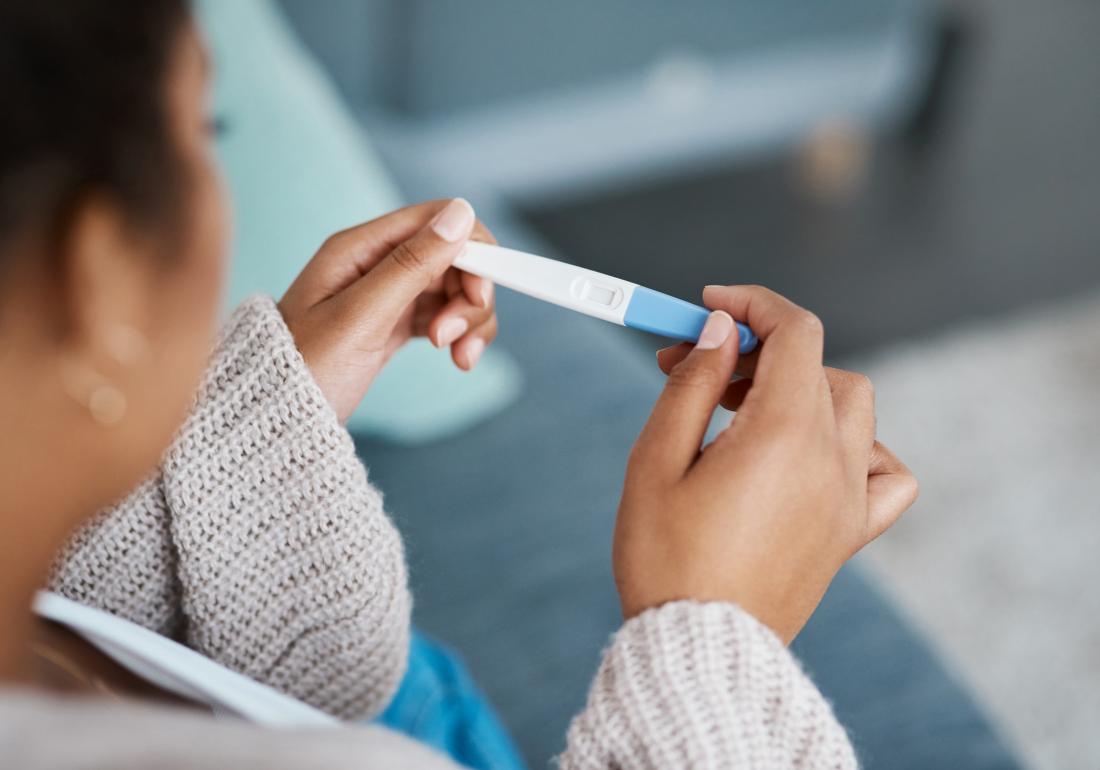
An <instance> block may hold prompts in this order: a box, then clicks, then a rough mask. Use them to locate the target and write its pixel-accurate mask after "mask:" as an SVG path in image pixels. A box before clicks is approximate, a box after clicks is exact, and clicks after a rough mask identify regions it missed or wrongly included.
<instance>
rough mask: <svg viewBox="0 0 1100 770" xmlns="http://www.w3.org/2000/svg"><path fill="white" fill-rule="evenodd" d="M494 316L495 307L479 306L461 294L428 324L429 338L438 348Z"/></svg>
mask: <svg viewBox="0 0 1100 770" xmlns="http://www.w3.org/2000/svg"><path fill="white" fill-rule="evenodd" d="M492 316H493V307H492V306H491V305H490V306H489V307H488V308H483V307H478V306H477V305H473V304H471V303H470V300H468V299H466V295H465V294H459V295H457V296H455V297H453V298H452V299H450V300H449V301H448V302H447V303H446V304H445V305H444V306H443V307H442V308H441V309H440V311H439V312H438V313H437V314H436V316H435V318H433V319H432V321H431V323H429V324H428V339H430V340H431V341H432V344H433V345H435V346H436V347H437V348H445V347H447V346H448V345H451V344H453V343H455V342H457V341H458V339H459V338H460V337H462V336H463V335H464V334H466V332H468V331H469V330H470V329H475V328H477V327H478V326H481V324H483V323H485V322H486V321H487V320H489V319H490V318H491V317H492Z"/></svg>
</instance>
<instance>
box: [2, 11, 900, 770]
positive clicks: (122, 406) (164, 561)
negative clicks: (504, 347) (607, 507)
mask: <svg viewBox="0 0 1100 770" xmlns="http://www.w3.org/2000/svg"><path fill="white" fill-rule="evenodd" d="M13 6H14V7H13ZM18 6H23V7H18ZM0 52H2V53H0V89H2V90H3V92H4V93H5V94H6V95H7V96H8V98H9V103H10V104H13V105H18V106H19V107H18V109H16V110H14V111H13V112H12V113H11V114H9V115H8V116H7V117H6V118H5V120H4V124H3V128H2V129H0V131H2V133H0V273H2V281H0V366H2V367H3V377H2V378H0V388H2V395H3V398H2V399H0V424H2V425H3V426H4V430H3V433H2V434H0V435H2V438H0V469H2V470H0V474H2V476H0V521H2V522H3V526H4V533H5V536H4V538H3V539H2V540H0V575H2V580H0V629H2V630H0V677H2V679H3V682H4V687H3V688H2V689H0V750H2V751H3V755H4V756H5V758H6V759H8V761H9V762H11V763H13V766H19V767H30V768H43V767H82V766H88V767H92V766H109V767H115V768H138V767H151V766H156V767H161V766H164V767H172V766H186V767H211V768H214V767H219V768H229V767H248V766H254V767H265V768H306V767H309V768H318V767H420V768H433V767H439V768H442V767H451V766H453V765H452V764H451V763H450V761H449V760H448V759H447V758H446V757H443V756H441V755H439V754H436V753H435V752H433V751H431V750H430V749H428V748H426V747H424V746H421V745H418V744H416V743H415V742H413V741H411V740H409V739H407V738H403V737H402V736H399V735H397V734H396V733H393V732H390V731H388V730H385V729H384V728H381V727H365V728H364V727H357V728H348V729H346V730H338V731H325V732H310V731H292V732H261V731H259V730H258V729H256V728H252V727H250V726H248V725H242V724H233V723H226V722H215V721H213V720H211V719H209V718H207V717H204V716H203V715H201V714H197V713H193V712H188V711H184V710H180V709H177V708H171V707H167V706H164V705H161V704H157V703H153V702H151V701H146V702H141V701H130V702H116V701H115V700H113V699H108V698H104V697H94V696H92V697H88V696H85V697H76V696H74V695H73V694H70V693H62V692H58V691H57V690H58V688H59V687H60V688H64V687H66V686H71V684H72V682H71V681H69V679H72V678H73V677H75V678H76V679H83V680H84V681H86V682H87V683H89V684H91V685H92V688H93V689H95V687H96V685H97V682H98V681H99V680H97V679H96V678H95V677H94V676H83V674H85V673H87V671H88V670H90V669H89V668H88V667H86V666H85V664H84V661H85V660H86V658H85V657H82V655H83V653H79V654H78V653H72V650H71V647H70V642H71V640H65V639H63V638H60V637H59V636H58V635H57V633H56V631H55V630H53V629H49V628H45V627H43V626H41V625H39V624H37V623H36V622H35V621H34V619H33V618H32V616H31V614H30V612H29V610H28V606H29V603H30V600H31V597H32V596H33V594H34V592H35V590H37V589H38V588H39V587H40V586H42V585H44V584H49V585H50V586H51V587H52V588H53V589H54V590H58V591H61V592H62V593H64V594H66V595H68V596H70V597H72V598H75V599H78V600H80V601H83V602H85V603H88V604H93V605H95V606H98V607H100V608H103V609H107V610H109V611H111V612H114V613H116V614H119V615H121V616H123V617H126V618H129V619H131V620H135V621H137V622H140V623H142V624H143V625H146V626H148V627H150V628H153V629H155V630H157V631H159V632H161V633H164V634H166V635H170V636H173V637H175V638H178V639H180V640H182V641H184V642H186V643H187V644H189V645H190V646H192V647H194V648H195V649H197V650H199V651H201V652H203V653H204V654H206V655H209V656H211V657H212V658H214V659H216V660H218V661H220V662H222V663H224V664H226V665H229V666H232V667H233V668H236V669H238V670H240V671H242V672H244V673H246V674H248V675H250V676H252V677H255V678H257V679H259V680H261V681H265V682H267V683H269V684H271V685H273V686H275V687H278V688H280V689H282V690H284V691H286V692H288V693H290V694H292V695H294V696H296V697H298V698H301V699H303V700H305V701H308V702H310V703H313V704H314V705H317V706H319V707H321V708H324V709H326V710H328V711H330V712H332V713H334V714H337V715H340V716H342V717H346V718H349V719H351V718H362V717H369V716H372V715H374V714H377V713H378V712H379V711H381V710H382V709H383V708H384V707H385V705H386V703H387V702H388V701H389V699H390V697H391V696H392V694H393V692H394V689H395V688H396V685H397V682H398V680H399V679H400V676H401V673H402V671H403V668H404V661H405V655H406V650H407V642H408V632H409V607H410V599H409V596H408V589H407V585H406V578H405V565H404V556H403V553H402V548H401V542H400V538H399V536H398V535H397V533H396V531H395V529H394V528H393V526H392V524H391V523H390V521H389V519H388V518H387V517H386V515H385V513H384V511H383V509H382V503H381V497H380V495H379V493H378V492H377V491H376V490H375V489H373V488H372V487H371V486H370V484H369V483H368V481H367V478H366V475H365V473H364V471H363V468H362V466H361V465H360V464H359V462H358V460H357V458H356V457H355V454H354V451H353V447H352V445H351V442H350V439H349V437H348V436H347V434H346V432H345V431H344V430H343V428H342V427H341V421H342V419H344V418H346V417H347V415H348V414H350V413H351V411H352V410H353V409H354V408H355V406H356V405H357V404H358V402H359V401H360V399H362V397H363V396H364V395H365V394H366V392H367V390H368V389H369V387H370V384H371V382H372V380H373V378H374V377H375V376H376V375H377V373H378V371H379V370H380V369H381V367H382V366H383V365H384V364H385V362H386V360H387V358H388V357H389V356H390V355H391V354H392V353H393V352H394V350H396V349H397V348H398V347H400V346H401V345H402V344H403V343H404V342H405V341H406V340H408V339H409V338H410V337H411V336H414V335H426V336H428V337H429V338H430V339H431V340H432V341H433V342H434V343H435V344H437V345H439V346H441V347H444V346H446V347H449V348H450V350H451V355H452V357H453V359H454V361H455V363H456V365H458V366H459V367H461V368H465V369H468V368H471V367H473V366H475V365H476V363H477V360H478V357H479V355H480V354H481V352H482V351H483V350H484V347H485V346H486V345H488V344H489V343H491V342H492V339H493V337H494V334H495V330H496V317H495V314H494V310H493V296H492V287H491V285H489V284H488V283H486V282H484V281H482V280H481V279H478V278H475V277H473V276H469V275H465V274H462V273H460V272H458V271H456V270H455V269H454V268H453V267H451V265H452V263H453V261H454V259H455V258H456V257H457V255H458V254H459V253H460V252H461V249H462V246H463V244H464V243H465V242H466V241H467V240H468V239H470V238H483V239H487V238H491V236H490V235H489V234H488V232H487V231H486V230H485V229H484V228H483V227H482V226H481V225H480V224H479V223H477V222H476V220H475V218H474V214H473V211H472V210H471V208H470V207H469V205H468V204H466V203H465V202H464V201H462V200H453V201H449V202H432V203H425V204H421V205H418V206H412V207H409V208H407V209H402V210H400V211H397V212H394V213H392V214H389V215H387V216H384V217H382V218H380V219H377V220H374V221H372V222H368V223H366V224H364V225H361V226H359V227H356V228H353V229H351V230H348V231H345V232H343V233H339V234H337V235H335V236H333V237H332V238H331V239H329V241H328V242H326V243H325V244H324V245H323V246H322V248H321V250H320V251H319V252H318V253H317V255H316V256H315V257H314V258H313V259H312V261H311V262H310V263H309V265H308V266H307V267H306V269H305V270H304V271H303V272H302V274H301V276H300V277H299V278H298V280H297V281H296V282H295V283H294V285H293V286H292V287H291V288H290V289H289V290H288V292H287V294H286V295H285V296H284V297H283V298H282V300H281V301H279V302H278V303H277V304H276V303H274V302H273V301H271V300H269V299H266V298H256V299H254V300H251V301H250V302H247V303H245V305H243V306H242V307H241V308H239V309H238V310H237V311H236V312H235V313H234V315H233V317H232V318H231V319H230V321H229V323H228V324H227V326H226V327H225V329H224V330H223V331H222V333H221V336H220V338H219V341H218V342H217V345H216V348H215V353H214V356H213V358H212V359H210V358H209V352H208V351H209V350H210V348H211V346H212V345H213V331H214V321H215V316H216V308H217V304H218V295H219V286H220V281H221V273H222V263H223V254H224V244H225V232H226V227H225V220H226V216H225V213H224V211H225V204H224V199H223V196H222V192H221V189H220V186H219V183H218V178H217V172H216V169H215V167H214V163H213V160H212V154H211V152H210V148H209V143H210V130H209V124H210V120H209V117H208V116H207V115H206V112H205V91H206V80H207V74H208V73H207V69H208V68H207V65H206V59H205V54H204V52H203V49H202V46H201V43H200V41H199V38H198V35H197V34H196V31H195V29H194V27H193V25H192V22H191V19H190V17H189V15H188V12H187V8H186V4H185V3H184V1H183V0H129V1H128V2H124V3H123V2H118V3H113V4H111V5H110V6H109V7H108V6H105V5H104V4H102V3H95V2H90V1H89V0H83V1H78V0H71V1H70V2H47V3H39V4H8V5H7V6H5V7H4V8H3V10H0ZM704 301H705V303H706V304H707V305H708V307H710V308H712V309H713V311H714V312H712V314H711V316H710V317H709V319H708V321H707V325H706V328H705V329H704V331H703V334H702V336H701V337H700V339H699V342H698V344H697V345H695V346H694V347H691V346H688V345H681V346H676V347H673V348H670V349H668V350H665V351H662V353H661V354H660V356H659V361H660V364H661V366H662V368H663V369H665V371H667V372H668V373H669V375H670V376H669V381H668V386H667V387H666V389H665V391H664V393H663V394H662V396H661V397H660V399H659V401H658V403H657V404H656V406H655V407H654V410H653V414H652V416H651V418H650V420H649V422H648V423H647V425H646V427H645V429H644V430H643V432H642V434H641V436H640V437H639V439H638V442H637V444H636V446H635V449H634V451H633V453H632V455H631V459H630V462H629V465H628V469H627V474H626V481H625V485H624V491H623V496H622V503H621V506H620V509H619V513H618V520H617V525H616V532H615V545H614V553H613V561H614V571H615V577H616V583H617V586H618V589H619V593H620V597H621V600H622V608H623V616H624V618H625V619H626V620H625V623H624V625H623V627H622V629H621V630H620V631H619V632H618V633H617V634H616V635H615V637H614V640H613V641H612V643H611V645H610V647H609V648H608V650H607V652H606V654H605V656H604V660H603V662H602V664H601V666H600V670H599V672H598V673H597V675H596V678H595V680H594V682H593V685H592V688H591V692H590V696H589V703H588V706H587V708H586V709H585V710H584V711H583V712H582V713H581V714H579V715H578V716H577V717H576V719H575V720H574V723H573V726H572V728H571V729H570V732H569V736H568V742H567V748H566V750H565V753H564V754H563V755H562V757H561V763H562V765H563V766H564V767H566V768H610V767H618V768H633V767H660V768H675V767H715V768H717V767H734V766H796V767H851V766H854V764H855V759H854V755H853V753H852V749H851V746H850V744H849V743H848V741H847V738H846V736H845V734H844V731H843V729H842V728H841V727H840V726H839V725H838V724H837V722H836V721H835V719H834V718H833V716H832V713H831V711H830V709H829V706H828V704H827V703H826V702H825V701H824V699H823V698H822V697H821V695H820V693H818V692H817V691H816V689H815V688H814V687H813V685H812V684H811V683H810V682H809V681H808V679H807V678H806V677H805V676H804V675H803V674H802V672H801V670H800V669H799V667H798V664H797V662H796V661H795V660H794V659H793V658H792V657H791V656H790V654H789V653H788V651H787V649H786V643H788V642H789V641H790V640H791V639H792V638H793V637H794V635H795V634H797V632H798V630H799V629H800V628H801V627H802V625H803V624H804V623H805V622H806V620H807V618H808V617H809V615H810V614H811V613H812V611H813V609H814V607H815V606H816V605H817V603H818V601H819V600H820V598H821V596H822V594H823V593H824V591H825V589H826V587H827V586H828V584H829V581H830V580H831V579H832V577H833V575H834V574H835V573H836V571H837V569H839V567H840V566H841V564H843V563H844V561H846V560H847V559H848V558H849V557H850V556H851V555H852V554H853V553H854V552H856V551H857V550H858V549H859V548H861V547H862V546H863V545H864V544H866V543H867V542H868V541H869V540H871V539H873V538H874V537H875V536H877V535H878V534H880V533H881V532H882V531H884V530H885V529H886V528H887V527H889V526H890V524H892V523H893V521H894V520H895V519H896V518H897V517H898V516H899V515H900V514H901V513H902V512H903V511H904V510H905V509H906V508H907V507H908V506H909V505H910V504H911V503H912V500H913V498H914V497H915V495H916V485H915V482H914V480H913V478H912V476H911V475H910V474H909V473H908V471H907V470H906V469H905V468H904V466H903V465H902V464H901V463H900V462H899V461H898V460H897V459H896V458H894V457H893V455H892V454H891V453H890V452H889V451H888V450H887V449H885V448H884V447H882V446H881V445H880V444H878V443H877V442H876V441H875V440H874V407H873V396H872V392H871V389H870V387H869V385H868V383H867V382H866V380H865V379H863V378H861V377H859V376H858V375H853V374H849V373H845V372H839V371H835V370H827V369H825V368H824V367H823V366H822V363H821V357H822V329H821V326H820V323H819V322H818V321H817V320H816V319H815V318H814V317H813V316H812V315H810V314H808V313H807V312H805V311H803V310H801V309H800V308H798V307H796V306H794V305H792V304H791V303H789V302H787V301H786V300H784V299H782V298H780V297H778V296H776V295H775V294H773V293H771V292H768V291H766V290H764V289H760V288H755V287H708V288H707V289H706V291H705V292H704ZM734 318H737V319H738V320H741V321H744V322H747V323H748V324H750V325H751V326H752V328H753V329H754V330H755V331H756V332H757V334H758V335H759V336H760V337H761V339H762V340H763V345H762V349H761V352H760V354H759V356H753V357H749V358H746V359H743V360H741V361H739V360H738V356H737V350H736V335H735V334H731V332H732V330H733V319H734ZM750 359H751V360H750ZM735 369H736V370H738V371H739V372H741V373H742V374H746V375H751V379H742V380H738V381H737V382H735V383H733V384H732V385H731V384H730V377H731V375H732V374H733V373H734V371H735ZM204 370H205V374H204ZM196 387H197V389H198V396H197V399H196V397H195V391H196ZM719 403H721V404H722V405H723V406H725V407H727V408H730V409H737V410H738V417H737V419H736V420H735V421H734V422H733V424H732V425H731V427H730V428H729V429H727V430H726V431H724V432H723V433H722V434H721V435H720V436H719V437H718V438H717V439H716V440H715V441H714V442H712V443H711V444H709V445H708V446H707V447H705V448H704V449H702V450H701V443H702V440H703V435H704V432H705V429H706V426H707V424H708V422H709V418H710V415H711V413H712V411H713V409H714V407H715V406H716V405H718V404H719ZM96 511H102V512H101V513H99V514H98V515H94V516H92V514H94V512H96ZM70 653H72V654H70ZM88 665H89V666H94V665H97V664H88ZM95 670H96V671H98V670H99V669H95ZM66 676H68V677H69V679H66ZM113 681H114V680H112V682H113ZM107 689H110V688H107Z"/></svg>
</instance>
